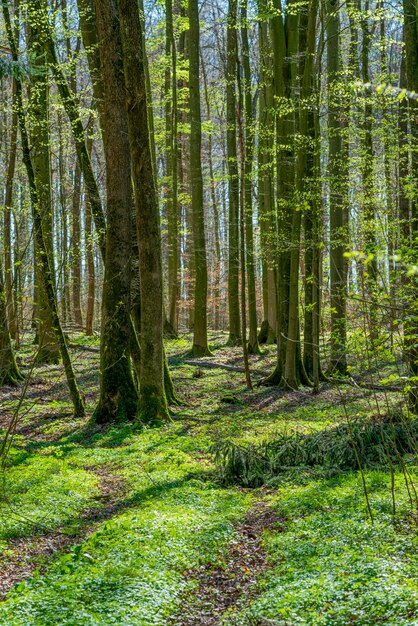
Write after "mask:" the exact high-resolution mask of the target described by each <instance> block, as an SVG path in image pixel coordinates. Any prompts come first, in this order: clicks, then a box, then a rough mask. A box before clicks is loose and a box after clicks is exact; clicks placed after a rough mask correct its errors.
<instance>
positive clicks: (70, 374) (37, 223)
mask: <svg viewBox="0 0 418 626" xmlns="http://www.w3.org/2000/svg"><path fill="white" fill-rule="evenodd" d="M2 5H3V16H4V22H5V26H6V32H7V37H8V41H9V46H10V48H11V50H12V58H13V61H14V62H16V63H17V62H18V59H19V56H18V50H17V47H16V44H15V40H14V36H13V31H12V26H11V20H10V13H9V6H8V2H7V0H2ZM16 107H17V114H18V120H19V128H20V137H21V144H22V153H23V163H24V165H25V168H26V172H27V176H28V182H29V192H30V199H31V208H32V217H33V224H34V234H35V242H36V246H37V248H38V250H39V258H40V264H41V268H42V272H41V274H42V278H43V288H44V290H45V293H46V297H47V301H48V305H49V309H50V313H51V317H52V322H53V327H54V329H55V333H56V337H57V341H58V343H59V346H60V352H61V356H62V360H63V364H64V369H65V374H66V377H67V383H68V388H69V391H70V395H71V400H72V402H73V407H74V415H75V416H76V417H84V415H85V406H84V400H83V398H82V396H81V395H80V391H79V389H78V385H77V381H76V378H75V374H74V370H73V367H72V363H71V359H70V354H69V352H68V347H67V343H66V340H65V336H64V333H63V330H62V327H61V322H60V319H59V315H58V308H57V301H56V296H55V291H54V276H53V273H52V271H51V267H50V263H49V259H48V249H47V246H46V245H45V242H44V236H43V232H42V228H43V220H42V215H41V213H40V210H39V199H38V191H37V188H36V181H35V173H34V168H33V165H32V160H31V151H30V147H29V137H28V132H27V129H26V120H25V116H24V108H23V98H22V84H21V82H20V80H18V79H17V80H16Z"/></svg>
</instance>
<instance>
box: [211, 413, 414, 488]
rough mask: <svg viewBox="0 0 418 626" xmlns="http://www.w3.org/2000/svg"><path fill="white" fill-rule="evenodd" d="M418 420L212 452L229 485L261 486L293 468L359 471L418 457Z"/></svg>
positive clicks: (356, 425)
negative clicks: (405, 455) (405, 458)
mask: <svg viewBox="0 0 418 626" xmlns="http://www.w3.org/2000/svg"><path fill="white" fill-rule="evenodd" d="M417 435H418V420H410V421H409V420H408V419H406V418H405V419H399V417H398V420H396V421H395V420H394V419H392V418H389V419H387V420H380V419H379V420H378V421H377V422H376V421H373V420H370V419H366V420H365V419H360V420H357V421H354V420H353V421H351V422H349V423H346V424H339V425H338V426H336V427H334V428H330V429H325V430H321V431H319V432H314V433H310V434H305V433H291V434H288V433H282V434H281V435H279V436H278V437H277V438H276V439H275V440H274V441H269V442H267V443H263V444H261V445H256V444H251V443H249V444H247V445H244V446H243V445H240V444H236V443H235V442H233V441H228V440H227V441H220V442H218V443H216V444H215V445H213V446H212V447H211V451H212V452H213V454H214V457H215V461H216V463H217V465H218V467H219V468H220V471H221V476H222V479H223V481H224V482H226V483H233V482H236V483H238V484H242V485H246V486H259V485H261V484H263V483H264V482H266V481H268V480H269V479H271V478H272V477H274V476H275V475H277V474H278V473H280V472H283V471H285V470H286V469H289V468H292V467H296V466H298V467H315V466H321V467H322V468H329V469H337V470H357V469H359V465H360V468H362V467H377V466H382V465H383V466H384V465H387V463H388V458H389V462H392V463H397V462H398V461H400V460H401V457H402V455H404V454H406V453H408V452H414V453H415V452H416V450H417Z"/></svg>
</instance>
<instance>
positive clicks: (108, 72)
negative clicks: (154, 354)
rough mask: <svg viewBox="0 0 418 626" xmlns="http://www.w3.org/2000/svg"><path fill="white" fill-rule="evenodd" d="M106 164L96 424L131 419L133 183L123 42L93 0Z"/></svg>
mask: <svg viewBox="0 0 418 626" xmlns="http://www.w3.org/2000/svg"><path fill="white" fill-rule="evenodd" d="M95 7H96V16H97V31H98V38H99V41H100V61H101V64H100V65H101V71H102V84H103V90H104V100H103V117H102V123H103V128H102V132H103V144H104V151H105V160H106V206H107V228H106V247H105V250H106V254H105V275H104V282H103V292H102V328H101V350H100V397H99V402H98V405H97V407H96V409H95V411H94V415H93V419H94V420H95V421H96V422H97V423H99V424H103V423H108V422H113V421H121V420H125V419H134V417H135V415H136V412H137V401H138V397H137V392H136V389H135V386H134V382H133V378H132V371H131V363H130V352H129V345H130V335H131V322H130V307H131V303H130V284H131V280H130V279H131V277H130V257H131V252H132V241H131V232H132V227H133V224H132V202H133V198H132V185H131V159H130V149H129V139H128V123H127V115H126V107H125V79H124V73H123V56H122V42H121V34H120V31H119V20H118V10H117V6H116V4H115V2H113V0H96V4H95Z"/></svg>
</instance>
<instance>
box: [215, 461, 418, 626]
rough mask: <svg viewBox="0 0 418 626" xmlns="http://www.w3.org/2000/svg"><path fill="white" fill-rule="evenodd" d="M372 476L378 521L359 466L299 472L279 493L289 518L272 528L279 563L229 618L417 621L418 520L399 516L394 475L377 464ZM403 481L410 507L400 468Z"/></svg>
mask: <svg viewBox="0 0 418 626" xmlns="http://www.w3.org/2000/svg"><path fill="white" fill-rule="evenodd" d="M366 478H367V482H368V484H369V486H370V489H371V491H372V492H373V499H372V500H373V509H374V512H375V517H376V521H375V523H374V524H373V525H372V524H370V522H369V521H367V519H366V514H365V510H364V508H363V506H362V503H361V483H360V480H359V476H358V475H356V474H342V475H340V476H338V477H334V478H332V479H329V480H320V481H310V483H309V484H307V485H303V486H301V485H298V484H297V483H298V480H297V479H296V480H294V481H293V483H292V484H291V485H289V484H287V485H286V487H285V488H282V489H280V490H279V491H278V493H277V494H275V496H274V503H275V506H276V508H277V512H278V514H279V515H281V516H282V517H283V518H284V519H285V520H286V525H285V528H284V530H283V532H279V533H277V532H269V533H268V534H267V536H266V547H267V550H268V554H269V558H270V559H271V562H272V563H273V564H274V566H273V569H272V570H271V571H270V572H268V573H267V575H266V576H265V577H264V579H263V580H262V581H261V582H260V586H259V595H258V596H257V597H256V598H255V599H254V600H253V601H252V602H251V603H250V605H249V606H248V607H246V608H245V610H241V611H239V612H237V613H236V614H235V617H234V618H232V617H230V618H229V619H228V621H227V622H224V626H226V624H228V626H238V625H239V626H252V625H254V626H255V625H259V624H260V625H261V624H266V625H267V624H274V625H275V626H289V625H290V624H292V626H293V625H295V626H296V625H298V626H348V624H359V625H362V626H371V625H372V624H373V625H375V624H387V625H389V624H390V625H392V624H393V625H395V624H396V626H407V625H410V626H412V625H414V624H416V615H417V610H418V584H417V574H418V571H417V560H416V555H417V538H416V532H415V528H409V530H408V526H404V527H402V526H400V525H394V524H393V520H392V519H391V515H390V507H388V501H387V490H388V475H387V474H386V473H383V472H378V471H372V472H369V473H367V474H366ZM396 489H397V492H398V493H399V494H400V495H402V505H401V511H400V512H402V514H405V513H406V510H407V500H408V497H407V493H406V489H405V486H404V485H402V477H401V475H397V478H396ZM405 531H406V532H405Z"/></svg>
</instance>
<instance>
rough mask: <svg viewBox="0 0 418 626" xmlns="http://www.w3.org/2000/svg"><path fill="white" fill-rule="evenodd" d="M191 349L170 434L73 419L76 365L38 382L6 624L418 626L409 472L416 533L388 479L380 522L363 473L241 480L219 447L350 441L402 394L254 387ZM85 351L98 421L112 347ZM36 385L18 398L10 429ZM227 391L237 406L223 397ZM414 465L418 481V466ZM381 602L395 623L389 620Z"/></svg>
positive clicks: (14, 478) (167, 428)
mask: <svg viewBox="0 0 418 626" xmlns="http://www.w3.org/2000/svg"><path fill="white" fill-rule="evenodd" d="M80 341H82V338H81V337H80ZM92 341H97V340H92ZM224 342H225V343H223V342H222V339H219V338H218V346H217V351H216V362H217V363H221V364H225V365H230V366H232V367H237V366H239V363H240V358H241V356H240V348H230V347H228V346H227V345H226V337H225V340H224ZM187 344H188V338H185V339H180V340H177V341H171V342H170V343H169V344H168V356H169V357H170V358H171V361H172V365H171V368H172V374H173V379H174V383H175V386H176V389H177V391H178V393H179V396H180V398H181V399H182V401H183V402H184V404H183V405H182V406H180V407H178V408H176V410H175V411H174V412H173V418H174V422H172V423H169V424H167V425H163V426H159V427H158V428H154V427H146V426H145V427H144V426H143V427H138V426H137V425H132V424H128V423H123V424H119V425H118V426H117V427H111V428H104V429H103V428H98V427H97V426H94V425H92V424H90V423H88V422H87V421H86V420H83V419H79V420H73V419H70V418H69V417H68V406H69V398H68V395H67V394H66V391H65V387H64V386H63V384H62V382H63V381H62V377H60V375H59V368H56V367H55V366H54V367H48V366H46V367H44V368H41V369H40V370H39V371H38V372H37V375H36V377H35V378H34V381H33V386H29V390H28V396H27V398H26V399H24V400H23V402H22V410H21V417H20V419H19V421H18V425H17V432H16V435H15V439H14V442H13V448H12V450H11V453H10V456H9V464H8V467H7V468H6V471H5V476H4V477H5V489H6V493H7V494H8V498H9V500H10V501H12V502H13V506H14V515H13V516H11V515H10V510H9V508H8V505H7V502H5V501H3V502H2V503H1V504H0V541H1V545H2V585H3V590H4V591H6V590H7V589H9V591H8V593H7V594H6V595H5V596H4V598H3V601H2V602H0V625H1V626H29V625H30V626H50V624H53V623H59V624H60V626H61V624H62V625H65V626H91V625H93V624H97V623H98V624H100V626H111V625H112V624H114V623H115V621H116V622H117V623H119V624H120V625H121V626H133V625H138V626H169V625H171V624H178V625H180V624H183V626H193V625H196V626H197V625H198V624H199V625H202V626H215V625H217V626H218V625H222V626H224V625H228V626H249V625H250V624H251V625H253V624H263V625H264V624H272V623H278V624H293V623H301V624H305V623H307V622H306V621H304V620H305V616H306V614H307V611H309V614H312V615H313V616H314V618H313V619H314V620H316V622H315V623H318V624H321V625H322V624H328V623H333V624H334V623H335V624H338V625H340V624H341V626H345V625H346V624H348V623H353V621H354V623H356V622H355V620H354V618H355V619H357V620H358V623H360V624H361V623H365V624H370V623H388V624H390V623H392V622H391V621H390V620H392V621H393V620H395V619H396V621H393V623H396V625H397V626H398V625H402V626H404V625H409V624H413V623H414V621H413V620H414V619H415V615H416V611H417V610H418V592H415V587H414V585H415V580H416V574H415V570H414V567H415V560H414V559H413V558H412V557H411V559H409V560H408V561H405V560H402V554H403V553H404V552H405V551H407V552H408V553H410V554H411V555H414V554H416V545H415V544H416V542H415V532H414V531H413V530H412V529H413V525H411V524H410V523H409V522H408V519H411V518H410V517H409V513H408V511H409V501H408V493H407V491H406V489H405V485H404V484H403V483H402V475H401V473H398V474H396V476H395V480H396V484H397V503H396V504H397V511H398V513H397V514H398V516H399V519H400V520H402V528H403V530H402V532H399V531H398V530H396V529H395V527H394V525H393V523H392V517H391V514H390V488H389V485H388V481H389V476H388V474H387V473H386V472H385V471H380V470H377V469H374V470H368V469H365V472H366V474H365V478H366V482H367V485H368V488H369V490H370V498H371V506H372V509H373V514H374V517H375V522H374V525H373V526H372V525H371V524H370V521H369V520H368V517H367V510H366V509H365V506H364V494H363V492H362V487H361V481H360V477H359V475H358V474H357V473H355V472H354V473H353V472H351V473H350V472H348V473H347V472H327V471H326V470H325V469H324V468H322V469H318V468H316V469H315V468H308V467H301V468H293V469H292V468H289V469H288V470H286V471H284V472H283V473H282V474H281V475H278V476H276V477H273V479H271V480H270V481H269V484H268V485H267V486H265V485H262V486H259V487H256V488H254V487H253V488H248V486H247V487H245V486H242V485H239V484H233V483H231V482H230V483H228V482H227V481H225V476H223V475H222V473H220V470H219V468H218V469H216V467H215V465H214V457H213V453H212V452H211V446H213V444H216V443H219V442H222V441H225V440H229V441H233V442H235V443H237V444H239V446H241V447H242V449H245V448H246V446H248V444H249V443H252V444H254V445H255V444H256V443H257V442H258V443H259V444H262V443H263V442H265V441H274V440H275V439H276V438H277V437H278V436H280V435H281V434H284V433H292V432H299V433H307V434H308V433H312V432H317V433H321V432H324V433H332V432H333V429H335V427H336V425H338V424H339V423H341V422H344V420H345V419H346V418H345V417H344V410H343V407H344V406H345V408H346V410H347V412H348V413H349V415H350V416H352V418H353V419H356V415H358V414H359V413H360V412H361V413H362V414H364V415H365V414H368V415H371V416H376V406H375V400H376V394H379V395H378V399H379V402H380V403H382V402H383V401H386V402H388V403H389V405H390V406H392V407H394V408H396V407H397V406H398V404H399V394H397V393H391V392H389V393H387V394H385V393H383V392H379V391H376V390H369V389H360V388H354V387H351V386H349V385H343V386H342V387H341V388H337V387H335V386H332V385H330V384H327V385H324V387H323V389H322V390H321V393H320V394H319V395H312V393H311V391H310V390H303V389H302V390H299V391H294V392H293V391H285V390H281V389H276V388H274V387H270V388H257V389H255V390H254V391H253V392H249V391H248V390H247V389H246V387H245V382H244V376H243V374H242V373H241V372H235V371H231V370H229V369H224V368H208V369H204V368H202V371H201V374H200V375H199V377H195V376H194V373H195V372H196V366H195V364H193V365H192V364H188V363H186V362H185V361H186V359H187V357H186V356H184V355H185V353H186V352H187V350H186V348H187ZM32 350H33V348H31V347H28V346H24V347H23V349H22V351H21V353H20V354H19V359H20V362H21V367H22V369H23V370H24V371H25V369H26V368H29V367H30V364H31V358H32ZM74 357H75V359H74V360H75V365H76V368H77V373H78V375H79V379H80V383H81V388H82V389H83V392H84V393H85V396H86V399H87V406H88V408H89V410H91V408H92V407H93V406H94V403H95V400H96V398H97V378H96V377H97V359H98V353H97V352H96V351H94V350H81V349H80V350H78V349H74ZM274 357H275V347H274V346H272V347H271V348H266V349H265V350H264V353H263V355H261V356H259V357H257V356H251V357H250V358H251V367H252V369H253V370H254V371H262V370H266V369H268V368H269V367H271V365H272V363H273V361H274ZM390 367H391V365H390V364H387V363H386V364H385V366H384V368H383V369H384V371H383V370H382V375H385V376H387V375H388V374H389V375H390ZM388 368H389V369H388ZM363 373H364V370H363ZM373 376H374V380H377V377H376V374H375V373H374V374H373ZM18 392H19V390H16V391H14V392H13V393H12V392H11V391H9V390H8V389H7V388H5V389H4V394H2V397H1V402H2V403H3V409H4V410H3V411H2V421H3V426H5V425H6V424H7V420H8V419H10V416H11V415H12V412H13V407H14V406H15V403H16V401H17V397H18ZM227 396H228V397H234V398H236V402H234V403H231V404H230V403H225V402H223V401H222V399H223V398H224V397H227ZM40 399H41V400H42V401H41V402H40V401H39V400H40ZM373 419H374V418H373ZM408 471H409V472H410V474H411V476H414V475H415V474H414V471H415V470H414V468H413V466H412V465H410V467H409V469H408ZM397 528H399V526H398V527H397ZM394 558H397V559H398V562H399V570H397V571H396V572H395V571H393V572H392V569H393V568H392V564H393V559H394ZM417 562H418V559H417ZM13 583H18V584H17V585H15V586H14V588H11V589H10V587H11V586H12V584H13ZM63 590H65V593H64V591H63ZM381 594H385V597H386V596H388V597H390V598H391V599H390V602H389V603H384V602H382V601H381ZM370 597H372V598H375V603H374V605H373V606H378V607H379V609H378V610H379V611H380V612H377V613H371V610H372V609H371V604H370ZM374 610H375V609H373V611H374ZM57 611H58V612H59V616H60V617H59V620H58V621H57V617H56V616H57ZM362 615H364V616H365V618H364V619H366V618H367V619H368V620H369V621H364V620H363V622H362V621H361V619H363V618H362V617H361V616H362ZM339 616H340V617H339ZM327 620H328V621H327ZM329 620H334V621H331V622H330V621H329ZM373 620H375V621H373ZM385 620H386V621H385Z"/></svg>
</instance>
